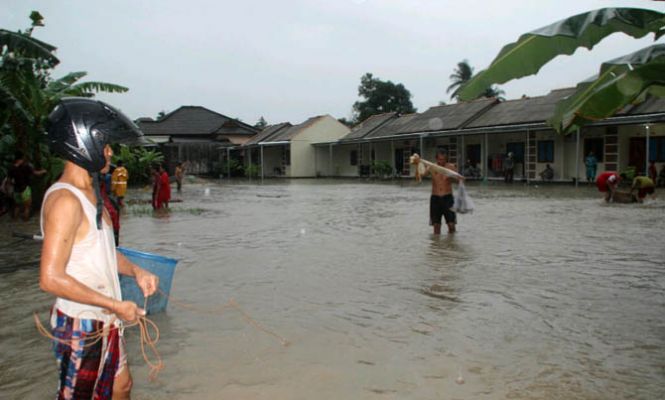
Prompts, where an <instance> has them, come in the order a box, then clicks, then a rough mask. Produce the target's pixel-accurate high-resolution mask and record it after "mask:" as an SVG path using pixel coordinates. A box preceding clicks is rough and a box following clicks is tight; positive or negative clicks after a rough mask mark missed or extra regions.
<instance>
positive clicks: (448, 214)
mask: <svg viewBox="0 0 665 400" xmlns="http://www.w3.org/2000/svg"><path fill="white" fill-rule="evenodd" d="M418 160H419V158H417V159H416V162H418ZM436 163H437V164H438V165H440V166H442V167H444V168H448V169H450V170H453V171H457V167H456V166H455V164H451V163H449V162H448V153H446V152H445V151H443V150H439V151H438V152H437V153H436ZM427 175H431V176H432V195H431V196H430V205H429V215H430V225H432V227H433V229H434V234H435V235H440V234H441V222H442V221H441V220H442V217H443V218H445V221H446V225H447V226H448V233H455V231H456V224H457V215H456V214H455V212H454V211H452V210H451V207H452V206H453V204H454V203H455V199H454V198H453V186H452V182H453V181H454V180H455V178H452V177H449V176H447V175H444V174H442V173H439V172H436V171H435V170H433V169H431V168H430V167H427V168H426V169H425V172H424V174H423V175H422V176H423V177H425V176H427ZM463 179H464V178H460V180H463Z"/></svg>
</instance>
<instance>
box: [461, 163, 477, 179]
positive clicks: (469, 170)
mask: <svg viewBox="0 0 665 400" xmlns="http://www.w3.org/2000/svg"><path fill="white" fill-rule="evenodd" d="M463 175H464V177H466V178H480V170H479V169H478V168H476V166H475V165H474V163H473V162H472V161H471V160H470V159H467V160H466V163H465V164H464V174H463Z"/></svg>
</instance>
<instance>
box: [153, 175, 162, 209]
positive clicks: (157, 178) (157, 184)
mask: <svg viewBox="0 0 665 400" xmlns="http://www.w3.org/2000/svg"><path fill="white" fill-rule="evenodd" d="M150 177H151V178H150V179H151V180H152V208H153V209H154V210H156V209H157V208H159V207H157V205H158V203H157V199H158V198H159V190H160V188H161V182H162V179H161V174H160V173H159V166H157V165H153V166H151V167H150Z"/></svg>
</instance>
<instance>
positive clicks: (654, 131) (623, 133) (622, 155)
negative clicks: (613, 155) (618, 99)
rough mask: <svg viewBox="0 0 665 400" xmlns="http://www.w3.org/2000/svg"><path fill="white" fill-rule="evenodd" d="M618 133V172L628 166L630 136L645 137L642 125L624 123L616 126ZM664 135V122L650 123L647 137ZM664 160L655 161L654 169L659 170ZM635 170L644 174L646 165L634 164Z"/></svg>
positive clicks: (644, 129)
mask: <svg viewBox="0 0 665 400" xmlns="http://www.w3.org/2000/svg"><path fill="white" fill-rule="evenodd" d="M618 133H619V135H618V136H619V138H618V139H619V165H618V170H619V172H621V171H624V170H626V169H627V168H628V167H630V166H631V165H630V142H631V138H641V139H646V127H645V126H644V125H625V126H620V127H618ZM662 136H665V124H650V125H649V137H650V138H654V137H662ZM664 164H665V162H662V161H661V162H656V169H657V171H658V172H660V170H661V168H663V165H664ZM635 167H636V169H637V171H638V172H639V173H641V174H644V173H645V172H644V171H645V168H646V165H639V166H635Z"/></svg>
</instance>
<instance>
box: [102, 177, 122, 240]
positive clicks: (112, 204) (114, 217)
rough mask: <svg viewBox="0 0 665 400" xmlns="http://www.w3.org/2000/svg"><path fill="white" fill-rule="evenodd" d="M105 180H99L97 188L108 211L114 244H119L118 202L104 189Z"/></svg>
mask: <svg viewBox="0 0 665 400" xmlns="http://www.w3.org/2000/svg"><path fill="white" fill-rule="evenodd" d="M106 185H107V183H106V181H104V180H101V181H100V183H99V188H100V189H101V194H102V198H103V199H104V208H105V209H106V211H107V212H108V213H109V217H110V218H111V225H112V226H113V238H114V239H115V246H116V247H118V245H119V244H120V206H119V205H118V203H117V202H116V201H115V200H113V199H112V198H111V196H109V195H108V193H109V191H108V190H107V189H106Z"/></svg>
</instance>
